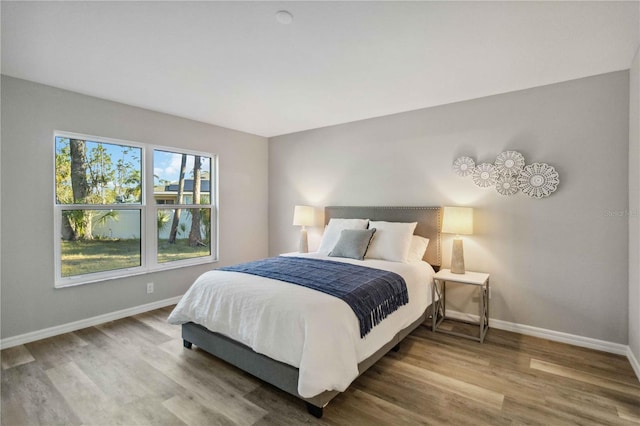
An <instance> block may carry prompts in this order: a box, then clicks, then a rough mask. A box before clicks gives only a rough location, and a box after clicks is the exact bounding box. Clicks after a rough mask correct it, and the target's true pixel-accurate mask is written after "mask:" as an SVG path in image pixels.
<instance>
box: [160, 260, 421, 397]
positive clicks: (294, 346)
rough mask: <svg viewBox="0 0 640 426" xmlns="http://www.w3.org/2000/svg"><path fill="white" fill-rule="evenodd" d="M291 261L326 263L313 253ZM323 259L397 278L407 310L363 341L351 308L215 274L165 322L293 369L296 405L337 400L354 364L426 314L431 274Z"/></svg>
mask: <svg viewBox="0 0 640 426" xmlns="http://www.w3.org/2000/svg"><path fill="white" fill-rule="evenodd" d="M296 256H307V257H315V258H327V257H326V256H322V255H319V254H316V253H308V254H305V255H302V254H296ZM327 259H328V260H332V261H339V262H346V263H353V264H357V265H362V266H370V267H372V268H378V269H385V270H388V271H393V272H395V273H397V274H400V275H401V276H402V277H403V278H404V279H405V281H406V283H407V289H408V291H409V303H408V304H407V305H404V306H402V307H400V308H399V309H398V310H397V311H395V312H393V313H392V314H391V315H389V316H388V317H387V318H386V319H385V320H384V321H382V322H381V323H380V324H378V325H377V326H375V327H374V328H373V329H372V330H371V332H370V333H369V334H367V335H366V336H365V337H364V338H362V339H361V338H360V328H359V324H358V319H357V318H356V316H355V314H354V313H353V311H352V310H351V308H350V307H349V305H347V304H346V303H345V302H343V301H342V300H340V299H338V298H336V297H333V296H330V295H327V294H324V293H321V292H318V291H315V290H311V289H308V288H306V287H302V286H298V285H293V284H289V283H285V282H282V281H278V280H274V279H270V278H263V277H258V276H255V275H250V274H243V273H239V272H226V271H215V270H214V271H209V272H206V273H204V274H203V275H201V276H200V277H199V278H198V279H197V280H196V281H195V282H194V284H193V285H192V286H191V288H190V289H189V290H188V291H187V293H186V294H185V295H184V296H183V297H182V300H180V302H179V303H178V305H177V306H176V308H175V309H174V310H173V312H172V313H171V315H170V316H169V322H170V323H171V324H183V323H186V322H190V321H191V322H194V323H197V324H200V325H203V326H204V327H206V328H208V329H209V330H211V331H215V332H218V333H221V334H224V335H225V336H228V337H230V338H232V339H234V340H236V341H238V342H241V343H243V344H245V345H247V346H249V347H250V348H252V349H253V350H254V351H256V352H258V353H261V354H264V355H266V356H268V357H270V358H273V359H275V360H278V361H281V362H284V363H286V364H289V365H292V366H294V367H297V368H298V369H299V370H300V374H299V381H298V393H299V394H300V395H301V396H302V397H305V398H311V397H313V396H315V395H317V394H319V393H321V392H323V391H326V390H337V391H341V392H342V391H344V390H346V389H347V387H348V386H349V384H351V382H352V381H353V380H354V379H355V378H356V377H357V376H358V363H359V362H360V361H363V360H364V359H366V358H367V357H369V356H370V355H372V354H373V353H374V352H376V351H377V350H378V349H379V348H380V347H382V346H383V345H384V344H385V343H387V342H388V341H390V340H391V339H392V338H393V336H394V335H395V334H396V333H397V332H398V331H399V330H401V329H403V328H405V327H407V326H409V325H410V324H411V323H412V322H414V321H415V320H416V319H417V318H418V317H419V316H420V315H421V314H422V313H423V312H424V310H425V309H426V307H427V306H429V304H430V303H431V291H430V289H431V287H430V286H431V283H432V279H433V274H434V271H433V268H431V266H430V265H429V264H428V263H426V262H413V263H396V262H387V261H384V260H364V261H358V260H352V259H343V258H335V257H331V258H327Z"/></svg>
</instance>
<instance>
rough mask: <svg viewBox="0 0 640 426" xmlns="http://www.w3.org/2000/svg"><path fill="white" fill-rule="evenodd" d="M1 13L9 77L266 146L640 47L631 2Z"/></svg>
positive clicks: (41, 5) (513, 86)
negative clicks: (273, 139)
mask: <svg viewBox="0 0 640 426" xmlns="http://www.w3.org/2000/svg"><path fill="white" fill-rule="evenodd" d="M1 3H2V6H1V7H2V11H1V12H2V73H3V74H6V75H10V76H14V77H18V78H23V79H27V80H32V81H36V82H40V83H44V84H48V85H51V86H56V87H61V88H64V89H69V90H73V91H76V92H80V93H84V94H88V95H93V96H97V97H100V98H105V99H110V100H114V101H119V102H123V103H126V104H130V105H135V106H140V107H144V108H148V109H152V110H156V111H162V112H167V113H170V114H175V115H178V116H182V117H187V118H191V119H194V120H199V121H203V122H207V123H212V124H216V125H220V126H225V127H229V128H233V129H238V130H242V131H245V132H250V133H254V134H258V135H262V136H268V137H269V136H275V135H281V134H286V133H292V132H296V131H301V130H307V129H312V128H317V127H323V126H328V125H332V124H339V123H345V122H349V121H354V120H360V119H364V118H370V117H376V116H382V115H388V114H393V113H398V112H402V111H409V110H414V109H419V108H424V107H429V106H435V105H442V104H447V103H451V102H457V101H462V100H468V99H473V98H478V97H482V96H488V95H494V94H498V93H504V92H509V91H513V90H519V89H524V88H529V87H535V86H541V85H545V84H550V83H555V82H560V81H566V80H571V79H575V78H580V77H585V76H590V75H596V74H601V73H606V72H610V71H617V70H622V69H627V68H629V66H630V64H631V60H632V59H633V55H634V52H635V51H636V49H637V48H638V45H639V44H640V29H639V28H640V25H639V23H640V17H639V9H640V3H639V2H637V1H633V2H7V1H2V2H1ZM283 9H285V10H288V11H290V12H291V13H292V14H293V16H294V20H293V23H291V24H290V25H282V24H280V23H278V21H277V20H276V18H275V13H276V12H277V11H279V10H283Z"/></svg>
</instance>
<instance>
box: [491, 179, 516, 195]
mask: <svg viewBox="0 0 640 426" xmlns="http://www.w3.org/2000/svg"><path fill="white" fill-rule="evenodd" d="M496 191H498V194H500V195H514V194H516V193H517V192H518V180H517V179H516V177H515V176H508V175H502V176H499V177H498V179H497V180H496Z"/></svg>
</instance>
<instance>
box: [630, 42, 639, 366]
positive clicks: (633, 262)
mask: <svg viewBox="0 0 640 426" xmlns="http://www.w3.org/2000/svg"><path fill="white" fill-rule="evenodd" d="M629 93H630V102H629V347H630V348H631V351H632V352H633V354H634V355H635V357H636V360H638V361H640V49H639V50H638V51H637V52H636V56H635V58H634V60H633V64H632V66H631V70H630V87H629Z"/></svg>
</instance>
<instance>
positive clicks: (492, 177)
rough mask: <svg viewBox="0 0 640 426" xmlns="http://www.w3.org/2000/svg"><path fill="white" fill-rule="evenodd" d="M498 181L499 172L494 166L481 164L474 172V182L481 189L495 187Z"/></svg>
mask: <svg viewBox="0 0 640 426" xmlns="http://www.w3.org/2000/svg"><path fill="white" fill-rule="evenodd" d="M496 179H498V172H497V171H496V168H495V167H494V165H493V164H490V163H482V164H479V165H478V166H476V168H475V170H474V171H473V181H474V182H475V184H476V185H478V186H479V187H481V188H486V187H488V186H493V185H495V184H496Z"/></svg>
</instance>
